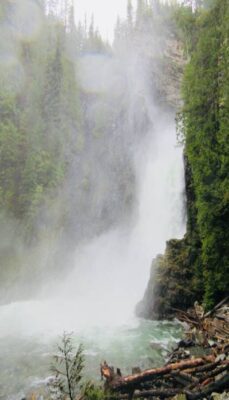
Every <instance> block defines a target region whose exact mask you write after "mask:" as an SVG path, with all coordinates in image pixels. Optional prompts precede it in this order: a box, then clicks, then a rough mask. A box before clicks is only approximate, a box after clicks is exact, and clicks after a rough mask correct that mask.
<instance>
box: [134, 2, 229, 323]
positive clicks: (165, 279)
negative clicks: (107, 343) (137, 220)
mask: <svg viewBox="0 0 229 400" xmlns="http://www.w3.org/2000/svg"><path fill="white" fill-rule="evenodd" d="M210 3H211V4H210ZM174 15H175V20H176V23H177V25H178V27H180V32H181V33H180V37H182V35H183V39H182V40H183V43H184V49H185V52H186V54H187V57H188V58H189V62H188V63H187V66H186V68H185V73H184V78H183V84H182V98H183V106H182V109H181V111H180V113H179V114H178V121H177V122H178V124H177V126H178V137H179V140H181V141H182V142H183V143H184V153H185V155H184V158H185V178H186V179H185V180H186V198H187V233H186V235H185V237H184V239H182V240H170V241H169V242H168V243H167V246H166V251H165V254H164V255H163V256H159V257H158V258H157V259H156V260H155V261H154V262H153V265H152V271H151V278H150V282H149V285H148V288H147V290H146V293H145V296H144V299H143V300H142V302H141V303H140V304H139V305H138V307H137V313H138V315H140V316H144V317H147V318H155V317H156V318H157V317H159V318H163V317H165V316H166V315H167V316H168V315H172V308H173V307H177V308H180V309H185V308H187V306H191V305H192V304H193V301H194V299H198V300H200V301H203V302H204V304H205V307H206V308H211V307H212V306H213V304H214V303H216V302H217V301H219V300H220V299H221V298H223V297H225V296H226V294H227V293H228V288H229V268H228V266H229V231H228V224H229V197H228V194H229V192H228V188H229V180H228V170H229V142H228V127H229V97H228V93H229V65H228V62H229V57H228V56H229V42H228V40H229V3H228V2H227V1H224V0H222V1H221V0H216V1H213V2H208V1H206V2H205V4H204V7H203V6H201V7H199V8H197V9H196V10H195V12H193V10H192V9H191V8H188V7H180V8H178V9H177V10H175V14H174ZM178 32H179V31H178ZM155 265H156V268H155ZM155 270H156V273H155Z"/></svg>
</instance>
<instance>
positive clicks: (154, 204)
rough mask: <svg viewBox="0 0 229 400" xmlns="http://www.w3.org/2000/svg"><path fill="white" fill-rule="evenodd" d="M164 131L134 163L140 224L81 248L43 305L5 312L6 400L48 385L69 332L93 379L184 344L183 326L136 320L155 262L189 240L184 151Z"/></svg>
mask: <svg viewBox="0 0 229 400" xmlns="http://www.w3.org/2000/svg"><path fill="white" fill-rule="evenodd" d="M159 125H160V126H158V127H157V126H154V129H153V131H152V133H153V135H152V139H150V141H149V142H147V143H146V144H145V143H144V144H143V145H142V147H141V148H140V149H139V154H138V155H136V170H138V172H137V176H138V186H139V187H138V199H137V200H138V207H137V208H138V209H137V212H136V216H135V223H134V224H133V225H132V226H130V227H123V226H121V227H117V228H116V229H115V230H113V231H109V232H106V233H104V234H103V235H102V236H100V237H97V238H95V239H94V240H92V241H91V242H90V243H87V244H86V245H84V246H83V247H82V248H78V249H77V250H76V254H75V265H74V266H73V268H72V271H71V273H70V274H69V275H68V276H66V279H65V280H64V281H63V282H61V283H57V282H56V281H55V277H53V278H54V279H53V280H52V282H50V281H49V282H47V290H46V291H44V292H43V293H42V295H41V297H40V300H37V301H28V302H17V303H11V304H8V305H5V306H1V307H0V399H1V400H3V399H4V400H6V399H7V400H21V398H22V397H23V394H24V393H25V392H26V391H27V390H29V388H33V387H34V385H35V386H36V385H37V386H39V385H44V382H45V379H47V378H48V377H49V375H50V372H49V367H50V362H51V358H52V354H53V352H55V344H56V343H57V342H58V340H59V339H58V337H59V336H58V335H61V334H62V332H63V331H67V332H71V331H73V332H74V340H75V342H76V344H77V343H83V345H84V348H85V355H86V369H85V373H86V375H87V376H89V377H94V378H95V379H99V364H100V362H101V361H102V360H104V359H106V361H107V362H108V363H109V364H111V365H114V366H116V367H119V368H121V370H122V371H123V373H130V372H131V367H133V366H136V365H137V366H140V367H141V368H147V367H150V366H156V365H159V364H162V363H163V360H164V357H165V355H166V348H168V347H169V346H171V345H172V343H174V342H175V341H176V340H177V339H178V338H179V337H180V336H181V331H182V328H181V326H180V325H177V324H173V323H167V322H163V323H162V322H149V321H148V322H147V321H141V320H136V319H131V315H133V309H134V306H135V305H136V303H137V302H138V301H139V300H140V299H141V298H142V296H143V293H144V289H145V287H146V283H147V280H148V277H149V269H150V263H151V260H152V258H153V257H154V256H156V255H157V254H158V253H159V252H163V250H164V247H165V242H166V240H168V239H169V238H171V237H182V235H183V233H184V225H185V224H184V222H185V221H184V218H183V192H184V176H183V162H182V149H179V148H177V147H176V137H175V129H174V119H172V118H170V119H169V121H168V120H166V121H165V122H164V123H163V121H160V124H159ZM139 166H140V167H139ZM151 342H153V343H152V344H151V345H150V343H151Z"/></svg>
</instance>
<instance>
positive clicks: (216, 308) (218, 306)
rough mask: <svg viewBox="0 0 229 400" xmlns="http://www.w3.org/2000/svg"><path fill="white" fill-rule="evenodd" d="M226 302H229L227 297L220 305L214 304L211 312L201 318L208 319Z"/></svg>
mask: <svg viewBox="0 0 229 400" xmlns="http://www.w3.org/2000/svg"><path fill="white" fill-rule="evenodd" d="M227 301H229V296H227V297H225V299H223V300H222V301H221V302H220V303H218V304H216V306H215V307H214V308H213V309H212V310H210V311H208V312H207V313H206V314H205V315H204V316H203V318H207V317H210V316H211V315H212V314H213V313H214V311H216V310H218V308H220V307H221V306H223V305H224V304H225V303H226V302H227Z"/></svg>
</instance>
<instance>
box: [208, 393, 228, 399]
mask: <svg viewBox="0 0 229 400" xmlns="http://www.w3.org/2000/svg"><path fill="white" fill-rule="evenodd" d="M228 399H229V393H226V392H224V393H212V395H211V400H228Z"/></svg>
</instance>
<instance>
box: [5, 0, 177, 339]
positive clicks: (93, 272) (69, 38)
mask: <svg viewBox="0 0 229 400" xmlns="http://www.w3.org/2000/svg"><path fill="white" fill-rule="evenodd" d="M26 5H27V2H26V1H25V2H23V4H21V6H20V7H19V5H16V6H15V8H13V9H11V11H10V12H9V14H8V17H9V19H11V22H12V21H13V22H12V24H11V25H10V24H9V25H7V22H6V21H4V24H3V25H2V29H3V30H4V34H5V35H6V36H8V38H10V43H11V46H10V47H9V49H10V50H9V51H10V52H11V53H10V57H8V58H7V60H9V59H14V60H15V62H16V64H15V62H14V63H13V64H12V65H14V68H16V69H14V71H15V73H16V71H17V75H18V74H19V75H18V76H19V78H20V79H19V81H18V82H19V83H20V85H18V83H17V84H16V81H15V85H14V86H12V83H13V78H12V74H10V75H7V74H6V75H5V85H6V86H5V90H7V91H8V92H9V93H10V95H13V96H15V95H16V96H19V99H20V102H21V103H22V104H23V107H24V106H25V107H27V111H26V114H25V118H24V122H23V123H24V125H25V129H27V128H29V129H32V130H33V129H34V132H35V134H36V135H37V133H36V132H38V125H39V123H42V124H43V125H44V132H46V136H45V139H42V140H43V144H42V146H43V145H44V146H45V148H47V149H49V152H50V153H49V157H50V154H51V156H52V151H53V152H54V153H53V154H54V162H55V163H56V164H57V166H55V167H56V168H59V169H61V168H62V165H64V172H60V173H59V170H58V169H57V172H55V174H56V175H55V174H54V175H53V176H54V177H55V179H56V180H57V184H56V183H55V187H52V186H51V187H49V186H48V185H49V183H43V181H42V183H40V184H39V186H38V189H36V190H39V192H36V193H35V195H34V194H33V196H35V197H34V198H33V197H32V201H31V204H30V206H29V207H30V208H28V210H29V211H28V213H27V214H26V212H24V215H25V217H24V216H23V218H21V217H20V218H19V217H18V216H16V215H12V214H13V213H12V212H11V213H10V212H9V211H8V212H7V211H6V212H3V214H2V217H1V218H2V221H3V225H2V227H3V226H7V230H5V229H4V228H3V229H2V230H1V235H2V237H4V240H2V241H1V250H2V255H3V256H2V261H3V263H4V266H3V270H4V274H3V275H2V276H3V277H4V279H3V282H5V287H4V288H2V289H1V290H2V293H1V302H2V303H3V304H4V303H5V304H6V305H4V306H3V307H1V311H0V313H1V321H2V322H3V325H2V326H3V329H2V328H1V333H0V335H3V336H4V335H6V334H7V332H9V331H10V332H11V333H13V332H15V334H16V333H18V332H21V333H23V334H26V335H28V334H32V333H33V334H38V332H40V333H41V332H42V331H43V330H45V331H46V332H48V331H50V332H53V333H54V334H56V333H58V332H59V331H60V330H63V329H65V330H75V329H76V326H78V327H79V326H80V327H83V326H88V325H95V326H96V325H102V324H105V325H107V324H114V325H115V324H121V323H123V322H125V321H127V320H128V319H130V318H131V317H133V313H134V307H135V305H136V303H137V302H138V301H139V300H140V299H141V297H142V295H143V293H144V289H145V287H146V284H147V280H148V278H149V270H150V265H151V261H152V259H153V258H154V257H155V256H156V255H157V254H159V253H162V252H163V251H164V249H165V244H166V240H169V239H170V238H172V237H176V238H181V237H182V236H183V234H184V229H185V211H184V209H185V201H184V200H185V199H184V172H183V159H182V148H181V147H179V146H178V145H177V140H176V129H175V112H176V104H173V103H171V101H170V100H171V99H170V97H171V90H172V91H173V95H174V97H175V98H176V97H177V99H178V97H179V96H178V95H177V88H176V87H173V84H172V89H171V82H170V83H167V82H166V83H165V82H164V81H163V79H164V78H163V73H162V72H161V70H162V71H163V68H164V57H165V55H167V54H168V51H169V50H168V49H169V46H171V41H173V40H175V39H174V37H173V35H171V32H169V29H168V27H166V25H165V23H164V22H163V21H167V19H168V15H169V11H168V10H169V7H168V6H163V7H161V8H160V7H159V8H158V5H156V3H155V9H154V8H153V9H151V7H153V5H152V6H151V5H149V4H148V6H147V7H148V9H147V10H148V11H147V12H148V14H147V15H144V14H142V15H140V14H139V13H140V10H137V12H135V10H129V15H128V19H127V21H123V22H120V21H118V22H117V26H116V29H115V39H114V43H113V46H112V47H111V46H110V45H108V44H104V42H103V41H102V39H101V37H100V35H99V33H98V31H97V30H95V28H94V26H93V25H92V23H91V25H90V26H89V27H87V26H86V27H84V28H83V26H82V24H80V23H79V26H78V27H74V26H72V25H71V23H72V21H71V18H70V16H69V14H66V15H67V17H66V15H65V14H63V13H65V12H68V10H67V11H66V9H61V8H59V9H56V10H54V11H53V10H51V11H50V10H49V8H47V7H45V8H44V9H42V6H40V7H38V6H37V5H35V3H33V2H32V1H30V2H29V8H27V7H26ZM44 10H46V13H47V10H49V13H50V14H49V15H44ZM6 12H8V11H6ZM131 13H133V14H131ZM135 14H136V16H135V17H134V15H135ZM30 19H31V21H32V20H33V21H35V22H34V23H33V24H32V22H31V21H30ZM27 20H28V21H29V22H30V23H29V24H27V23H26V21H27ZM63 21H65V23H66V24H67V25H66V26H65V27H64V26H63V25H62V24H63ZM25 25H26V29H24V28H23V27H24V26H25ZM87 29H88V31H87ZM49 31H50V32H51V33H49ZM48 34H50V38H49V40H50V43H45V42H44V40H45V38H46V37H48V36H47V35H48ZM61 35H62V36H63V38H62V36H61ZM61 40H62V41H63V43H64V44H63V43H62V42H61ZM64 40H65V42H64ZM26 41H27V42H26ZM26 43H30V44H29V45H28V49H27V48H26V46H27V44H26ZM61 43H62V44H61ZM174 43H175V42H174ZM22 45H23V46H24V53H25V55H26V57H27V58H25V59H23V58H22V59H20V57H21V56H19V52H18V48H19V47H20V46H22ZM29 46H31V48H32V46H34V49H36V51H35V50H34V54H35V55H31V54H30V51H31V50H30V47H29ZM50 46H53V48H51V50H52V57H54V59H56V60H57V61H58V60H59V58H58V57H60V54H62V53H61V52H63V53H64V57H65V60H64V61H61V60H60V61H61V62H62V67H60V72H58V73H59V74H60V75H59V78H58V73H57V72H56V74H57V79H61V82H62V86H61V87H60V89H58V88H55V87H54V88H53V87H52V86H51V83H52V80H53V79H54V78H55V79H56V77H52V74H51V72H49V69H47V71H48V72H47V71H46V65H45V63H47V61H42V62H43V64H44V65H43V64H41V65H40V67H38V65H37V64H36V68H35V75H34V78H33V80H32V78H31V76H30V75H31V74H33V73H34V71H33V69H32V68H33V64H32V62H33V58H32V57H35V62H37V57H38V55H39V57H40V58H41V59H42V60H43V59H44V60H46V59H48V58H47V57H48V54H49V53H48V52H49V51H50V49H49V48H50ZM55 46H57V47H56V48H57V50H55ZM55 51H56V53H55ZM4 52H5V48H3V50H2V53H1V54H2V56H3V55H4V54H5V53H4ZM40 52H41V53H42V57H43V58H42V57H41V55H40ZM24 53H23V54H24ZM23 57H24V56H23ZM31 60H32V61H31ZM50 60H51V61H50V63H51V62H52V59H50ZM57 61H56V62H57ZM23 62H24V64H23ZM58 62H59V61H58ZM15 65H20V68H19V69H18V67H16V66H15ZM2 68H3V70H4V71H5V73H6V68H5V65H3V66H2ZM4 68H5V69H4ZM47 68H48V67H47ZM64 68H65V69H64ZM65 70H68V71H69V72H68V74H69V77H67V78H66V77H65V76H64V75H63V74H64V72H63V71H65ZM31 71H32V72H31ZM65 73H66V72H65ZM42 74H43V75H44V77H45V79H46V78H47V79H48V80H47V82H46V85H48V86H46V87H44V89H43V90H44V93H45V95H46V92H47V95H46V97H47V98H46V97H45V96H44V100H43V103H44V107H45V108H44V109H42V108H41V110H42V111H41V116H40V117H37V120H36V118H35V123H34V121H33V120H34V106H35V105H36V104H40V98H39V96H38V95H37V94H36V92H35V89H36V85H35V83H36V80H38V81H39V79H40V77H42V76H43V75H42ZM47 74H49V75H47ZM61 74H62V75H61ZM70 74H71V75H70ZM50 79H51V81H50ZM7 83H9V87H8V88H7ZM33 86H34V87H33ZM28 87H29V88H32V89H31V93H30V92H28V95H26V96H24V95H23V90H27V91H28ZM6 88H7V89H6ZM54 89H55V90H54ZM36 90H37V89H36ZM73 90H75V92H74V93H73ZM12 93H13V94H12ZM34 93H35V94H34ZM69 93H71V96H70V95H69ZM174 93H175V94H174ZM42 96H43V94H42ZM56 96H59V98H60V100H58V103H57V100H56V99H55V97H56ZM177 101H179V99H178V100H177ZM73 102H74V105H73ZM30 104H32V105H31V106H30ZM50 104H51V106H50ZM39 107H40V105H39ZM48 109H49V112H47V110H48ZM38 110H39V109H38ZM76 110H77V112H76ZM38 112H39V111H38ZM52 114H53V116H52ZM57 116H58V118H57ZM39 118H40V119H39ZM42 118H43V120H42ZM42 121H43V122H42ZM20 124H21V123H20ZM45 130H46V131H45ZM64 135H65V136H64ZM33 140H34V139H33V138H32V139H31V141H33ZM36 140H37V139H36ZM39 140H40V139H39ZM35 146H37V145H36V144H35ZM58 146H59V147H58ZM53 149H54V150H53ZM56 149H57V150H56ZM37 151H38V152H39V151H40V152H42V151H43V150H42V148H41V145H40V144H39V145H38V150H36V149H35V154H37ZM43 152H44V151H43ZM58 154H60V158H59V159H58ZM33 157H34V156H33ZM26 162H27V161H26ZM30 163H31V162H30V161H29V160H28V168H30V167H29V165H30ZM26 168H27V164H26V163H25V169H26ZM32 168H35V167H33V166H32ZM49 174H50V172H49ZM58 174H59V175H60V177H58V178H56V176H57V175H58ZM19 179H20V178H19ZM23 179H25V178H23ZM39 179H40V178H39ZM42 179H43V180H44V181H45V182H46V181H47V179H46V178H42ZM52 179H54V178H52ZM61 179H62V181H61ZM59 181H60V183H59ZM45 184H46V186H47V188H48V189H45ZM42 185H43V186H42ZM33 190H34V189H33ZM34 210H35V211H34ZM25 226H26V229H25ZM28 227H29V228H28ZM31 227H32V228H31ZM28 232H29V234H28ZM9 253H10V256H9ZM7 264H8V265H7ZM12 276H13V277H12ZM18 300H20V301H19V302H17V301H18ZM7 303H11V304H10V305H7ZM15 315H17V317H15ZM17 321H19V323H18V322H17Z"/></svg>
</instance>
